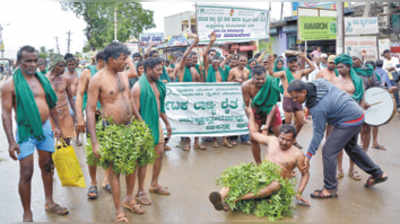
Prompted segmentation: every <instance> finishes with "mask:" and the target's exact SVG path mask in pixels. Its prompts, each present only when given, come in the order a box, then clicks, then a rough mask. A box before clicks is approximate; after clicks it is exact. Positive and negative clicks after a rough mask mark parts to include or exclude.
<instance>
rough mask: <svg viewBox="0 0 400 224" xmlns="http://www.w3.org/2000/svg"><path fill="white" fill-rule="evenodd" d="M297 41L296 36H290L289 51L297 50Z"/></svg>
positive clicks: (288, 38) (288, 41) (288, 40)
mask: <svg viewBox="0 0 400 224" xmlns="http://www.w3.org/2000/svg"><path fill="white" fill-rule="evenodd" d="M296 41H297V36H296V35H288V36H287V48H288V49H296Z"/></svg>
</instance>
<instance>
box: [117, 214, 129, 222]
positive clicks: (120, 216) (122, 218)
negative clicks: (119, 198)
mask: <svg viewBox="0 0 400 224" xmlns="http://www.w3.org/2000/svg"><path fill="white" fill-rule="evenodd" d="M128 222H129V220H128V218H127V217H126V215H125V213H124V212H119V213H118V215H117V217H116V219H115V221H114V223H115V224H119V223H128Z"/></svg>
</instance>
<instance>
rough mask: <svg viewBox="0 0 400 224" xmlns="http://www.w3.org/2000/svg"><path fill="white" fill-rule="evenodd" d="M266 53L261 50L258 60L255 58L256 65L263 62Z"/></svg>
mask: <svg viewBox="0 0 400 224" xmlns="http://www.w3.org/2000/svg"><path fill="white" fill-rule="evenodd" d="M266 53H267V51H266V50H263V51H262V53H261V54H260V56H258V58H256V61H257V63H258V64H261V63H262V60H263V58H264V56H265V54H266Z"/></svg>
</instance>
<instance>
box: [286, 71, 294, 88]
mask: <svg viewBox="0 0 400 224" xmlns="http://www.w3.org/2000/svg"><path fill="white" fill-rule="evenodd" d="M284 70H285V72H286V79H287V81H288V84H289V83H291V82H292V81H293V80H294V76H293V74H292V71H290V69H289V68H285V69H284Z"/></svg>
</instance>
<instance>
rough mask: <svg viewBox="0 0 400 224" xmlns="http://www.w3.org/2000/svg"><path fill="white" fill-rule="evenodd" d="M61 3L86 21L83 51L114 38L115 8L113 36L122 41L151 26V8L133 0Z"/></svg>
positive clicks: (152, 23)
mask: <svg viewBox="0 0 400 224" xmlns="http://www.w3.org/2000/svg"><path fill="white" fill-rule="evenodd" d="M61 6H62V7H63V8H64V9H66V10H71V11H72V12H73V13H75V15H77V16H78V17H82V18H83V19H84V20H85V21H86V23H87V27H86V28H85V33H86V38H87V40H88V43H87V45H86V46H85V47H84V51H89V50H94V49H101V48H104V47H105V46H107V45H108V44H109V43H111V41H112V40H113V39H114V9H115V8H116V9H117V20H118V25H117V28H118V31H117V37H118V38H117V39H118V40H119V41H121V42H125V41H126V40H128V39H129V38H130V37H132V36H134V37H136V38H138V37H139V34H140V33H142V31H143V30H145V29H150V28H153V27H155V25H154V22H153V11H150V10H146V9H143V8H142V5H141V4H140V2H139V1H137V0H97V1H90V0H86V1H68V0H64V1H61Z"/></svg>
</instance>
